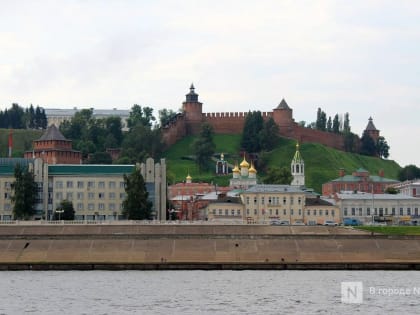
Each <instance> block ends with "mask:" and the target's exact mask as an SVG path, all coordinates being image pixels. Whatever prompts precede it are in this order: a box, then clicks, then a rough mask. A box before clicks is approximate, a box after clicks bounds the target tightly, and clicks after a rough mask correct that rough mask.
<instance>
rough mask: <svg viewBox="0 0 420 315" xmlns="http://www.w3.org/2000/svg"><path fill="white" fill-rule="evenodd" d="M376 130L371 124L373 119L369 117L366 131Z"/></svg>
mask: <svg viewBox="0 0 420 315" xmlns="http://www.w3.org/2000/svg"><path fill="white" fill-rule="evenodd" d="M377 130H378V129H376V127H375V125H374V124H373V119H372V117H369V122H368V124H367V126H366V131H377Z"/></svg>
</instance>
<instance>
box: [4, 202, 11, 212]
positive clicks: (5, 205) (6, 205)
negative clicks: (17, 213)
mask: <svg viewBox="0 0 420 315" xmlns="http://www.w3.org/2000/svg"><path fill="white" fill-rule="evenodd" d="M4 210H5V211H9V210H10V203H5V204H4Z"/></svg>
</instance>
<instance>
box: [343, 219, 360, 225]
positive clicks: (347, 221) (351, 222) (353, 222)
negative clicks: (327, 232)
mask: <svg viewBox="0 0 420 315" xmlns="http://www.w3.org/2000/svg"><path fill="white" fill-rule="evenodd" d="M343 224H344V225H350V226H358V225H362V223H361V222H360V221H359V220H357V219H353V218H344V219H343Z"/></svg>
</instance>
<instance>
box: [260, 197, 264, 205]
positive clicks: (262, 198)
mask: <svg viewBox="0 0 420 315" xmlns="http://www.w3.org/2000/svg"><path fill="white" fill-rule="evenodd" d="M261 204H262V205H263V204H264V197H261Z"/></svg>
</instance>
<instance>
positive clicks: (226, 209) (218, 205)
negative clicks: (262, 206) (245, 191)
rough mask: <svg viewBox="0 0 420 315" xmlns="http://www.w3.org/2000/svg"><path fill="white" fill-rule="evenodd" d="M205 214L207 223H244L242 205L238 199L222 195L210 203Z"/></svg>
mask: <svg viewBox="0 0 420 315" xmlns="http://www.w3.org/2000/svg"><path fill="white" fill-rule="evenodd" d="M206 212H207V219H208V220H209V221H223V222H230V223H243V222H244V205H243V204H242V203H241V200H240V198H239V197H230V196H226V195H224V196H222V197H220V198H218V199H217V200H213V201H212V202H210V203H209V204H208V206H207V210H206Z"/></svg>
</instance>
